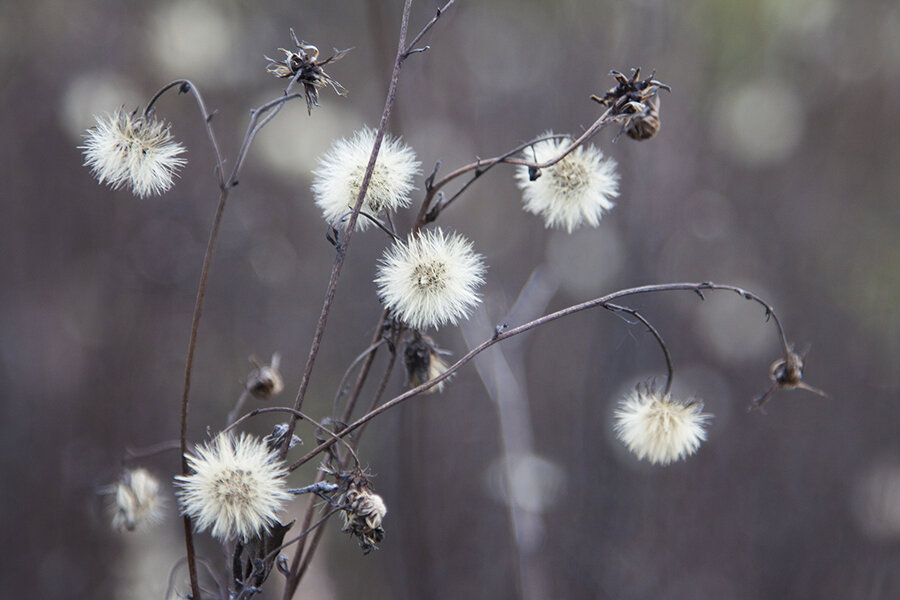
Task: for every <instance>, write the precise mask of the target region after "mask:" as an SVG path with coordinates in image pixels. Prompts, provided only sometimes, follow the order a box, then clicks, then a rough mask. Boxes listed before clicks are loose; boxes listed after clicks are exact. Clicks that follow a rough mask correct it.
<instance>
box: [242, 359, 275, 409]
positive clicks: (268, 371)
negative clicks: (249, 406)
mask: <svg viewBox="0 0 900 600" xmlns="http://www.w3.org/2000/svg"><path fill="white" fill-rule="evenodd" d="M250 363H251V364H252V365H253V367H254V369H253V370H252V371H250V374H249V375H248V376H247V383H246V388H247V391H248V392H250V394H251V395H252V396H253V397H254V398H259V399H260V400H268V399H269V398H271V397H272V396H277V395H278V394H280V393H281V392H282V390H284V380H283V379H282V378H281V373H280V372H279V371H278V367H279V365H280V364H281V355H279V354H278V353H277V352H276V353H275V354H273V355H272V361H271V363H270V364H268V365H263V364H260V362H259V360H257V358H256V357H255V356H251V357H250Z"/></svg>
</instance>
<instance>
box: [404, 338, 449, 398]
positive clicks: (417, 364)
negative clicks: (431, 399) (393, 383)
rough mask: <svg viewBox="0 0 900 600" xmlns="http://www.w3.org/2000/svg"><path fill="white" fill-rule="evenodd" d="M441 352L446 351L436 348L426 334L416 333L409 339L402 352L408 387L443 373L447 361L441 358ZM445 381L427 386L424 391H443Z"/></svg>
mask: <svg viewBox="0 0 900 600" xmlns="http://www.w3.org/2000/svg"><path fill="white" fill-rule="evenodd" d="M442 354H447V351H446V350H441V349H440V348H438V347H437V346H436V345H435V343H434V340H433V339H431V338H430V337H429V336H427V335H421V334H417V335H416V336H415V337H414V338H413V339H412V340H410V341H409V343H407V344H406V349H405V351H404V353H403V359H404V362H405V363H406V376H407V379H408V382H409V387H418V386H420V385H422V384H423V383H425V382H426V381H431V380H432V379H434V378H435V377H438V376H439V375H441V374H442V373H444V371H446V370H447V363H445V362H444V360H443V358H441V355H442ZM447 381H448V380H447V379H445V380H444V381H441V382H440V383H438V384H437V385H435V386H433V387H430V388H428V390H426V391H425V393H426V394H430V393H432V392H441V391H443V389H444V384H445V383H446V382H447Z"/></svg>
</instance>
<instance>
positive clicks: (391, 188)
mask: <svg viewBox="0 0 900 600" xmlns="http://www.w3.org/2000/svg"><path fill="white" fill-rule="evenodd" d="M376 133H377V132H376V131H375V130H374V129H370V128H369V127H364V128H363V129H361V130H359V131H357V132H356V133H355V134H353V137H351V138H349V139H340V140H337V141H336V142H335V143H334V144H332V146H331V148H330V149H329V150H328V152H326V153H325V154H324V155H323V156H322V157H321V158H320V159H319V166H318V168H317V169H316V170H315V171H313V175H314V179H313V184H312V192H313V196H314V198H315V201H316V205H317V206H318V207H319V208H320V209H322V216H323V217H324V218H325V220H326V221H327V222H328V224H329V225H331V226H332V227H336V228H337V227H339V226H343V227H344V228H346V224H345V223H346V218H347V216H348V214H349V213H350V211H352V210H353V207H354V206H355V205H356V198H357V196H358V195H359V188H360V186H362V180H363V175H365V173H366V167H367V166H368V164H369V156H370V155H371V154H372V148H373V147H374V146H375V136H376ZM420 167H421V163H420V162H419V161H418V160H416V153H415V152H414V151H413V149H412V148H410V147H409V146H407V145H406V144H404V143H403V142H402V141H400V140H399V139H397V138H394V137H391V136H389V135H387V134H385V136H384V139H383V140H382V142H381V148H380V149H379V151H378V159H377V160H376V161H375V168H374V169H373V171H372V177H371V179H370V180H369V187H368V189H367V190H366V199H365V200H364V201H363V205H362V210H363V211H364V212H366V213H368V214H369V215H371V216H373V217H375V218H378V217H379V216H381V215H383V214H384V213H386V212H393V211H395V210H397V209H398V208H405V207H407V206H409V203H410V198H409V195H410V193H411V192H412V191H413V190H414V189H415V186H414V185H413V181H414V179H415V177H416V175H418V174H419V173H420ZM342 223H344V224H343V225H342ZM369 225H371V222H370V220H369V219H368V218H366V217H364V216H360V217H359V219H358V220H357V221H356V229H357V230H360V231H361V230H364V229H366V228H367V227H368V226H369Z"/></svg>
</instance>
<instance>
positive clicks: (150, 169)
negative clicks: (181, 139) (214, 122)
mask: <svg viewBox="0 0 900 600" xmlns="http://www.w3.org/2000/svg"><path fill="white" fill-rule="evenodd" d="M95 118H96V119H97V125H95V126H94V127H92V128H91V129H88V131H87V134H85V139H84V145H83V146H79V148H80V149H81V150H83V151H84V164H85V166H87V167H90V168H91V171H92V172H93V174H94V177H96V178H97V180H98V181H99V182H100V183H105V184H107V185H109V186H110V187H111V188H113V189H114V190H117V189H119V188H121V187H128V188H130V189H131V192H132V193H133V194H135V195H136V196H140V197H141V198H143V197H146V196H150V195H153V194H162V193H163V192H166V191H168V190H169V189H170V188H171V187H172V181H173V178H174V177H175V175H176V174H177V172H178V170H179V169H180V168H181V167H183V166H184V164H185V163H186V162H187V161H185V159H183V158H181V157H180V155H181V154H182V153H183V152H184V147H183V146H182V145H181V144H179V143H177V142H176V141H175V140H173V139H172V134H171V133H170V131H169V126H168V125H167V124H166V123H164V122H162V121H157V120H156V119H154V118H153V117H148V116H146V115H141V114H138V113H137V111H135V112H131V113H129V112H126V111H125V110H124V109H121V108H120V109H118V110H116V111H115V112H114V113H113V114H111V115H106V116H103V117H95Z"/></svg>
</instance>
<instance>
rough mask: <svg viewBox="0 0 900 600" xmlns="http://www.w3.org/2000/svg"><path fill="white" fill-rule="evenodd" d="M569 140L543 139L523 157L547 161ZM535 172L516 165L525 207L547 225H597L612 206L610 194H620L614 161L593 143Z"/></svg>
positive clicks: (569, 140)
mask: <svg viewBox="0 0 900 600" xmlns="http://www.w3.org/2000/svg"><path fill="white" fill-rule="evenodd" d="M546 135H552V132H548V133H547V134H546ZM571 144H572V140H571V139H569V138H563V139H549V140H543V141H540V142H538V143H536V144H534V145H533V146H531V149H530V150H526V152H525V158H526V159H527V160H529V161H534V162H539V163H542V162H546V161H548V160H551V159H553V158H555V157H557V156H559V155H560V154H562V153H563V151H564V150H565V149H566V148H568V147H569V146H570V145H571ZM535 175H536V174H535V173H534V171H533V170H530V169H529V168H528V167H527V166H524V165H522V166H520V167H519V168H518V169H516V181H517V183H518V185H519V188H520V189H521V190H522V192H523V194H522V197H523V200H524V202H525V210H527V211H528V212H530V213H534V214H536V215H540V216H542V217H543V218H544V223H545V224H546V225H547V227H565V229H566V231H567V232H569V233H572V231H573V230H575V229H576V228H578V227H580V226H581V225H582V224H584V223H587V224H588V225H590V226H591V227H597V226H598V225H599V224H600V218H601V217H602V216H603V214H604V213H606V212H607V211H609V210H610V209H612V207H613V206H614V204H613V202H612V200H611V198H615V197H616V196H618V195H619V175H618V174H617V173H616V162H615V161H614V160H613V159H611V158H604V157H603V153H602V152H600V150H599V149H597V148H595V147H594V146H585V145H582V146H579V147H578V148H576V149H575V150H573V151H572V152H570V153H569V154H567V155H566V157H565V158H563V159H562V160H561V161H559V162H557V163H556V164H554V165H552V166H549V167H547V168H545V169H541V171H540V175H537V176H535Z"/></svg>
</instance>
